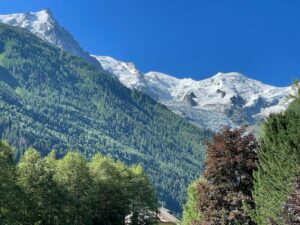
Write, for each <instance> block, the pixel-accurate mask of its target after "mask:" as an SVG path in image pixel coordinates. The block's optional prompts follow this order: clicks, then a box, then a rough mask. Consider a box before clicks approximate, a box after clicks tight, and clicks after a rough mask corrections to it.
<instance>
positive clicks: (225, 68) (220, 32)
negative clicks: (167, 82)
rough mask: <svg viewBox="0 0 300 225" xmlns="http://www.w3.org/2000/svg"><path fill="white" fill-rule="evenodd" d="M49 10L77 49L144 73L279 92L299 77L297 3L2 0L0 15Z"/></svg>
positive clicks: (269, 0)
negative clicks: (229, 76) (233, 80)
mask: <svg viewBox="0 0 300 225" xmlns="http://www.w3.org/2000/svg"><path fill="white" fill-rule="evenodd" d="M46 7H47V8H49V9H50V10H51V11H52V12H53V14H54V16H55V17H56V18H57V20H58V21H59V23H60V24H61V25H62V26H63V27H65V28H66V29H67V30H69V31H70V32H71V33H72V34H73V36H74V37H75V39H77V40H78V41H79V42H80V44H81V46H82V47H83V48H85V49H86V50H87V51H89V52H90V53H93V54H98V55H109V56H112V57H115V58H118V59H121V60H124V61H132V62H134V63H135V64H136V65H137V67H138V68H139V69H140V70H141V71H143V72H147V71H150V70H155V71H160V72H164V73H168V74H172V75H175V76H177V77H186V76H189V77H192V78H194V79H203V78H207V77H209V76H211V75H213V74H215V73H217V72H219V71H221V72H230V71H238V72H241V73H244V74H246V75H248V76H249V77H251V78H254V79H258V80H261V81H263V82H266V83H269V84H273V85H278V86H284V85H289V84H290V83H291V81H292V79H293V78H296V77H300V1H299V0H289V1H284V0H218V1H217V0H1V1H0V13H1V14H4V13H14V12H25V11H38V10H40V9H42V8H46Z"/></svg>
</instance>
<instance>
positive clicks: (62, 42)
mask: <svg viewBox="0 0 300 225" xmlns="http://www.w3.org/2000/svg"><path fill="white" fill-rule="evenodd" d="M0 22H1V23H5V24H8V25H10V26H16V27H21V28H24V29H26V30H28V31H30V32H31V33H33V34H34V35H36V36H38V37H39V38H41V39H42V40H44V41H47V42H48V43H50V44H52V45H54V46H57V47H59V48H61V49H63V50H64V51H66V52H69V53H71V54H73V55H76V56H79V57H81V58H83V59H85V60H86V61H87V62H88V63H90V64H93V65H94V66H96V67H98V68H101V65H100V63H99V62H98V61H97V60H95V58H93V57H91V56H90V55H89V53H87V52H85V51H84V50H83V49H82V48H81V47H80V45H79V43H78V42H77V41H76V40H75V39H74V38H73V37H72V35H71V34H70V33H69V32H68V31H66V30H65V29H64V28H63V27H61V26H60V25H59V23H58V22H57V21H56V19H55V18H54V17H53V15H52V13H51V11H50V10H49V9H43V10H41V11H39V12H28V13H17V14H9V15H0Z"/></svg>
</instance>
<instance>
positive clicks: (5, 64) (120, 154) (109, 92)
mask: <svg viewBox="0 0 300 225" xmlns="http://www.w3.org/2000/svg"><path fill="white" fill-rule="evenodd" d="M0 36H1V39H0V137H1V138H4V139H8V141H9V142H10V143H11V144H13V145H14V146H15V147H16V149H17V150H18V151H17V156H19V155H20V154H22V151H23V150H24V149H25V148H26V147H28V146H30V145H32V146H34V147H36V148H37V149H39V150H40V151H41V152H42V153H43V154H44V155H45V154H47V153H48V152H49V151H50V150H51V149H56V150H57V151H58V154H59V155H60V156H61V155H64V154H65V153H66V152H67V151H68V150H70V149H75V150H79V151H81V152H83V154H84V155H85V156H87V157H90V156H91V155H92V154H93V153H95V152H101V153H103V154H105V155H111V156H112V157H114V158H116V159H120V160H122V161H125V162H127V163H128V164H131V163H141V164H142V165H143V166H144V167H145V169H146V172H147V174H148V175H149V176H150V178H151V181H152V183H153V184H154V185H155V188H156V190H157V191H158V193H159V197H160V199H161V200H163V201H165V202H166V203H167V206H168V207H170V208H172V209H174V210H179V202H182V200H183V198H184V193H185V188H186V186H187V184H188V183H189V182H190V181H191V180H192V179H194V178H195V176H197V174H199V172H200V171H201V169H202V162H203V158H204V148H203V145H202V140H203V139H206V138H207V137H209V136H210V132H208V131H204V130H200V129H199V128H197V127H196V126H194V125H191V124H190V123H187V122H186V121H185V120H183V119H182V118H181V117H179V116H177V115H176V114H174V113H172V112H171V111H169V110H168V109H167V108H166V107H165V106H163V105H161V104H159V103H157V102H155V101H154V100H153V99H152V98H150V97H148V96H147V95H144V94H142V93H141V92H139V91H136V90H130V89H128V88H126V87H124V86H123V85H122V84H120V82H118V81H117V80H116V79H114V78H112V76H111V75H110V74H106V73H104V72H101V71H99V70H97V69H96V68H94V67H93V66H91V65H89V64H87V63H85V62H84V61H83V60H81V59H80V58H78V57H75V56H71V55H69V54H67V53H65V52H62V51H61V50H60V49H58V48H55V47H53V46H52V45H49V44H47V43H45V42H43V41H42V40H41V39H39V38H37V37H35V36H34V35H32V34H31V33H29V32H27V31H26V30H23V29H20V28H15V27H11V26H7V25H0ZM174 180H176V182H174Z"/></svg>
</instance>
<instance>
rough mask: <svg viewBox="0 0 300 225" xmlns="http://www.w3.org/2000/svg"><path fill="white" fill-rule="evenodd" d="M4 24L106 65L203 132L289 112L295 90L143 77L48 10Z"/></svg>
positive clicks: (226, 76) (234, 81)
mask: <svg viewBox="0 0 300 225" xmlns="http://www.w3.org/2000/svg"><path fill="white" fill-rule="evenodd" d="M0 22H2V23H6V24H9V25H12V26H18V27H22V28H25V29H27V30H29V31H31V32H32V33H33V34H35V35H37V36H38V37H40V38H42V39H43V40H45V41H47V42H49V43H51V44H53V45H56V46H58V47H60V48H62V49H64V50H65V51H67V52H70V53H72V54H74V55H77V56H80V57H82V58H84V59H85V60H86V61H88V62H90V63H92V64H94V65H96V66H98V67H101V65H102V68H103V69H104V70H106V71H107V72H109V73H111V74H112V76H114V77H115V78H116V79H118V80H119V81H120V82H121V83H122V84H124V85H125V86H126V87H128V88H131V89H137V90H139V91H142V92H144V93H145V94H147V95H149V96H151V97H152V98H154V99H155V100H157V101H159V102H161V103H162V104H164V105H166V106H167V107H168V108H169V109H170V110H172V111H174V112H175V113H177V114H179V115H181V116H183V117H185V118H186V119H188V120H189V121H191V122H192V123H194V124H196V125H198V126H200V127H205V128H210V129H212V130H217V129H219V128H220V127H221V126H224V125H228V126H240V125H243V124H250V125H252V124H255V123H256V122H258V121H260V120H262V119H264V118H266V116H267V115H269V114H270V113H271V112H278V111H281V110H284V109H286V108H287V106H288V103H289V100H288V97H287V96H288V95H289V94H290V92H291V87H274V86H270V85H266V84H263V83H261V82H259V81H256V80H252V79H250V78H248V77H246V76H244V75H242V74H239V73H218V74H216V75H215V76H213V77H211V78H209V79H205V80H200V81H196V80H193V79H190V78H187V79H178V78H175V77H173V76H170V75H166V74H163V73H159V72H149V73H146V74H143V73H142V72H140V71H139V70H138V69H137V68H136V67H135V65H134V64H133V63H125V62H123V61H120V60H116V59H114V58H111V57H108V56H94V55H92V56H90V55H88V53H86V52H85V51H84V50H82V48H81V47H80V45H79V44H78V42H76V41H75V40H74V38H73V37H72V36H71V34H70V33H69V32H67V31H66V30H65V29H64V28H62V27H61V26H59V24H58V22H57V21H56V20H55V19H54V17H53V16H52V14H51V13H50V12H49V10H42V11H40V12H36V13H21V14H11V15H0ZM100 64H101V65H100Z"/></svg>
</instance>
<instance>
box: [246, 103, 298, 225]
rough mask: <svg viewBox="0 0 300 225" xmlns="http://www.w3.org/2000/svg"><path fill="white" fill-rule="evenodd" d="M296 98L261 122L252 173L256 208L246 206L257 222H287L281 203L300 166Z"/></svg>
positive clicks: (286, 197) (290, 189)
mask: <svg viewBox="0 0 300 225" xmlns="http://www.w3.org/2000/svg"><path fill="white" fill-rule="evenodd" d="M299 106H300V104H299V99H295V100H294V102H293V103H292V104H291V105H290V107H289V109H288V110H287V111H286V112H284V113H280V114H274V115H271V116H270V118H269V119H268V121H267V122H266V123H265V124H264V134H263V137H262V143H261V149H260V152H259V167H258V170H257V171H256V172H255V173H254V177H255V184H254V191H253V198H254V201H255V205H256V208H255V210H249V211H250V212H249V213H250V215H251V216H252V218H253V220H255V221H256V222H257V223H258V224H259V225H271V224H286V221H285V218H284V216H283V213H284V212H283V210H284V205H285V203H286V201H287V200H288V196H289V195H290V193H291V192H292V191H293V180H294V178H295V176H296V175H297V171H298V168H299V166H300V139H299V137H300V110H299V108H300V107H299Z"/></svg>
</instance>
